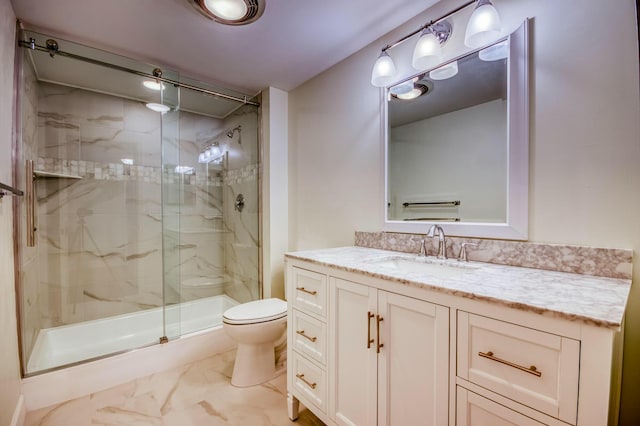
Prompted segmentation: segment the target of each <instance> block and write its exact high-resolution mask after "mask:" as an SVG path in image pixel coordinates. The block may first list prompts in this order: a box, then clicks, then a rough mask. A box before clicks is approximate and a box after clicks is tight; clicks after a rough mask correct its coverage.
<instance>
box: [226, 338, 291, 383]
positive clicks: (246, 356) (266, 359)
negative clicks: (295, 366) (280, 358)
mask: <svg viewBox="0 0 640 426" xmlns="http://www.w3.org/2000/svg"><path fill="white" fill-rule="evenodd" d="M282 371H283V370H282V369H280V371H276V360H275V354H274V348H273V342H271V343H265V344H259V345H248V344H242V343H240V344H238V351H237V352H236V362H235V364H234V366H233V375H232V377H231V384H232V385H233V386H236V387H239V388H244V387H248V386H255V385H259V384H261V383H264V382H267V381H269V380H271V379H273V378H274V377H276V376H277V375H278V373H282Z"/></svg>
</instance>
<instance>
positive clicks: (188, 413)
mask: <svg viewBox="0 0 640 426" xmlns="http://www.w3.org/2000/svg"><path fill="white" fill-rule="evenodd" d="M234 357H235V351H229V352H225V353H222V354H219V355H216V356H213V357H210V358H206V359H203V360H201V361H197V362H194V363H191V364H187V365H184V366H181V367H179V368H175V369H172V370H168V371H164V372H161V373H157V374H153V375H151V376H147V377H143V378H140V379H136V380H133V381H131V382H128V383H124V384H122V385H120V386H116V387H113V388H110V389H107V390H104V391H101V392H96V393H94V394H91V395H87V396H84V397H81V398H77V399H73V400H71V401H67V402H64V403H62V404H58V405H54V406H51V407H46V408H42V409H39V410H35V411H31V412H29V413H27V417H26V421H25V426H36V425H42V426H88V425H104V426H120V425H122V426H131V425H133V426H143V425H145V426H146V425H161V426H208V425H238V426H262V425H264V426H272V425H274V426H280V425H283V426H284V425H299V426H323V425H324V424H323V423H322V422H321V421H320V420H318V419H317V418H316V417H315V416H314V415H313V414H312V413H311V412H310V411H309V410H306V409H304V410H302V411H301V413H300V417H299V418H298V420H297V421H296V422H295V423H294V422H291V421H290V420H289V418H288V417H287V404H286V387H287V380H286V375H285V374H282V375H280V376H278V377H276V378H275V379H273V380H271V381H269V382H267V383H264V384H262V385H258V386H253V387H249V388H236V387H233V386H231V383H230V378H231V372H232V369H233V360H234ZM302 408H303V407H301V409H302Z"/></svg>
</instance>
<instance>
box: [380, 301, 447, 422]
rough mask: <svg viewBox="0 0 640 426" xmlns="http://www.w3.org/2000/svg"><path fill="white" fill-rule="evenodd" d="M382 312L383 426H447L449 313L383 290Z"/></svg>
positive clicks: (442, 307)
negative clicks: (421, 425) (419, 425)
mask: <svg viewBox="0 0 640 426" xmlns="http://www.w3.org/2000/svg"><path fill="white" fill-rule="evenodd" d="M378 311H379V313H380V315H381V316H382V321H381V322H380V324H379V326H380V343H381V344H382V345H383V346H382V348H380V353H379V354H378V425H379V426H385V425H387V426H395V425H418V424H423V425H433V426H440V425H443V426H444V425H447V424H448V422H449V390H448V389H449V309H448V308H446V307H444V306H439V305H434V304H432V303H428V302H424V301H422V300H418V299H413V298H410V297H405V296H400V295H397V294H393V293H387V292H384V291H380V292H379V293H378ZM369 424H372V423H369Z"/></svg>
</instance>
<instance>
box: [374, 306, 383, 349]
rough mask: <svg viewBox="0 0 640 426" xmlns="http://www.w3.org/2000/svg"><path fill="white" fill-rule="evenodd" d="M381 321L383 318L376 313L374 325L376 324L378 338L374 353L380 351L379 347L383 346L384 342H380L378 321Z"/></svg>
mask: <svg viewBox="0 0 640 426" xmlns="http://www.w3.org/2000/svg"><path fill="white" fill-rule="evenodd" d="M382 321H383V318H382V317H381V316H380V315H376V323H377V324H376V325H377V330H376V333H377V335H376V337H377V339H378V345H377V347H376V353H380V348H382V347H384V343H380V323H381V322H382Z"/></svg>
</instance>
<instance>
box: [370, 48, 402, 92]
mask: <svg viewBox="0 0 640 426" xmlns="http://www.w3.org/2000/svg"><path fill="white" fill-rule="evenodd" d="M395 78H396V65H395V64H394V63H393V59H391V56H389V54H388V53H387V52H386V51H385V50H384V49H383V50H382V53H380V56H378V59H377V60H376V63H375V64H374V65H373V71H372V72H371V84H373V85H374V86H376V87H385V86H388V85H389V84H391V83H393V81H394V80H395Z"/></svg>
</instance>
